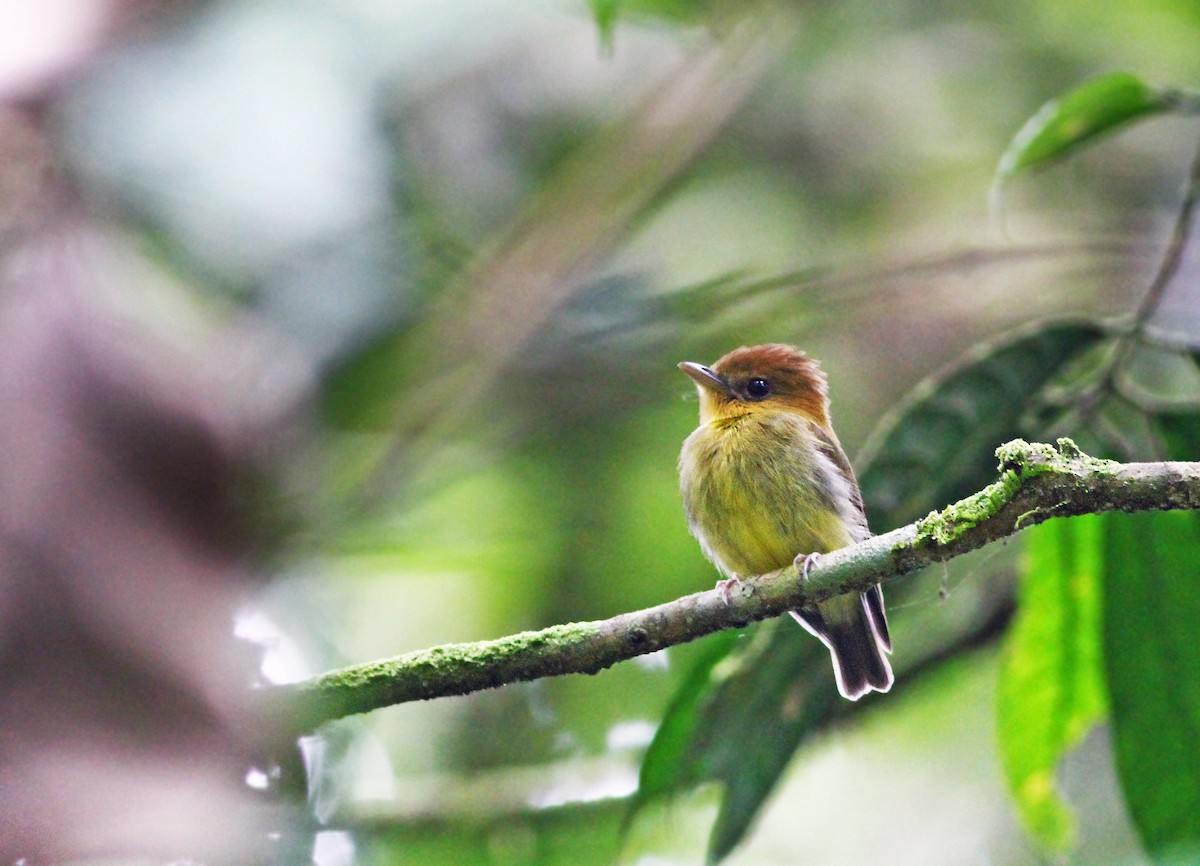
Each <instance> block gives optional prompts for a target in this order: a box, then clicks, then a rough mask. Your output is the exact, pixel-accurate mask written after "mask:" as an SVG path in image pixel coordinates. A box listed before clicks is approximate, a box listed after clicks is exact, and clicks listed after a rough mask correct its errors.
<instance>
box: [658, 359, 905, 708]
mask: <svg viewBox="0 0 1200 866" xmlns="http://www.w3.org/2000/svg"><path fill="white" fill-rule="evenodd" d="M679 368H680V369H681V370H683V372H685V373H687V375H688V376H690V377H691V378H692V379H693V380H694V381H695V382H696V385H697V389H698V390H699V392H700V426H699V427H697V428H696V430H695V431H694V432H693V433H692V435H690V436H688V438H687V440H686V441H685V442H684V443H683V452H682V453H681V454H680V455H679V477H680V484H681V487H682V489H683V502H684V509H685V510H686V511H687V519H688V526H689V527H690V528H691V531H692V534H693V535H695V536H696V539H697V540H698V541H699V542H700V547H701V548H702V549H703V550H704V553H705V555H706V556H707V557H708V558H709V559H711V560H712V561H713V563H714V564H715V565H716V566H717V568H719V569H720V570H721V571H722V572H724V573H725V574H726V575H728V576H729V577H730V578H731V579H733V580H738V579H740V578H742V577H750V576H752V575H758V574H764V573H766V572H768V571H774V570H776V569H778V568H783V567H784V566H787V565H790V564H791V563H792V562H796V563H797V564H798V565H803V566H807V563H808V561H809V560H808V559H807V557H809V556H810V555H811V554H820V553H828V552H829V551H831V550H837V549H838V548H839V547H845V546H847V545H849V544H853V543H855V542H858V541H862V540H863V539H865V538H868V537H870V535H871V531H870V530H869V529H868V528H867V518H866V514H865V513H864V511H863V504H862V494H861V493H860V492H859V489H858V481H857V480H856V479H855V477H854V470H853V469H851V467H850V461H849V460H847V459H846V453H845V452H844V451H843V450H842V446H841V444H840V443H839V442H838V438H837V435H836V434H835V433H834V432H833V427H832V426H831V425H830V422H829V398H828V396H827V388H826V384H825V375H824V373H822V372H821V368H820V367H819V366H818V364H817V362H816V361H814V360H813V359H811V358H809V357H808V356H807V355H805V354H804V352H801V351H800V350H799V349H796V348H794V347H792V346H785V345H783V344H780V343H772V344H769V345H765V346H750V347H746V346H743V347H742V348H740V349H734V350H733V351H732V352H730V353H729V354H727V355H725V356H724V357H723V358H721V360H719V361H717V362H716V363H715V364H713V365H712V367H705V366H703V365H702V364H696V363H693V362H691V361H685V362H683V363H682V364H680V365H679ZM804 570H805V572H807V569H806V567H805V568H804ZM726 586H728V584H726ZM792 616H794V617H795V618H796V620H797V621H798V622H799V623H800V624H801V625H802V626H804V627H805V628H806V629H808V630H809V631H810V632H812V633H813V634H814V635H816V636H817V637H818V638H820V639H821V641H822V642H823V643H824V644H825V645H826V646H827V647H829V652H830V654H831V655H832V656H833V671H834V674H835V675H836V677H837V687H838V691H839V692H841V693H842V695H843V697H846V698H849V699H850V700H852V701H856V700H858V699H859V698H860V697H862V696H863V695H864V694H866V693H867V692H869V691H872V690H874V691H879V692H886V691H887V690H888V689H890V688H891V687H892V679H893V677H892V668H891V665H890V664H888V659H887V656H886V655H885V653H890V652H891V651H892V643H891V638H890V637H889V635H888V625H887V616H886V614H885V613H884V608H883V590H882V589H881V588H880V587H879V585H878V584H876V585H875V586H873V587H871V588H870V589H869V590H867V591H866V592H862V593H847V594H845V595H840V596H837V597H835V598H831V599H829V600H827V601H823V602H821V603H819V604H816V605H813V606H811V607H805V608H802V609H800V610H794V611H792Z"/></svg>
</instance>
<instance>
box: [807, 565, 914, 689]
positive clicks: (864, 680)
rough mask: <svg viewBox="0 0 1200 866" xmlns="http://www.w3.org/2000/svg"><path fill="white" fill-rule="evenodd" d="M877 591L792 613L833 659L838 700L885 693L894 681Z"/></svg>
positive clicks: (881, 595)
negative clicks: (871, 693)
mask: <svg viewBox="0 0 1200 866" xmlns="http://www.w3.org/2000/svg"><path fill="white" fill-rule="evenodd" d="M878 589H879V588H878V587H874V588H873V590H868V592H864V593H859V594H853V593H851V594H848V595H842V596H838V597H837V598H832V599H830V600H829V601H826V602H822V603H821V604H819V605H816V606H815V607H808V608H804V609H802V610H794V611H792V616H793V617H795V618H796V621H797V622H799V623H800V624H801V625H802V626H804V627H805V628H806V629H808V631H810V632H812V633H813V634H814V635H816V636H817V637H818V638H820V639H821V642H822V643H824V644H825V646H827V647H829V653H830V655H831V656H832V657H833V673H834V676H835V677H836V678H837V686H838V691H839V692H841V694H842V697H844V698H847V699H849V700H852V701H857V700H858V699H859V698H861V697H862V696H863V695H865V694H866V693H867V692H870V691H877V692H886V691H887V690H888V689H890V688H891V687H892V681H893V679H894V677H893V675H892V666H891V665H890V664H889V663H888V660H887V656H886V655H885V654H884V653H885V652H890V651H891V640H890V638H889V635H888V632H887V619H886V618H885V616H884V612H883V594H882V592H880V593H879V594H878V595H877V596H875V597H871V596H872V593H873V592H874V591H875V590H878Z"/></svg>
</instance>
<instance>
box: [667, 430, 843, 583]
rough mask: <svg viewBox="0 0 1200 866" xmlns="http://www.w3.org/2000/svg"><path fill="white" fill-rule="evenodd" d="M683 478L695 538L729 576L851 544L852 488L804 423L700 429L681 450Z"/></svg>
mask: <svg viewBox="0 0 1200 866" xmlns="http://www.w3.org/2000/svg"><path fill="white" fill-rule="evenodd" d="M679 473H680V480H681V486H682V489H683V500H684V508H685V510H686V511H687V516H688V524H689V526H690V528H691V530H692V533H693V534H694V535H695V536H696V538H697V539H698V540H699V542H700V546H701V547H702V548H703V550H704V552H705V553H706V554H707V556H708V557H709V559H711V560H712V561H713V562H714V563H715V564H716V565H717V567H718V568H720V569H721V570H722V571H724V572H725V573H727V574H736V575H739V576H749V575H755V574H762V573H764V572H768V571H773V570H775V569H777V568H783V567H784V566H786V565H790V564H791V562H792V560H793V559H794V558H795V557H796V555H797V554H801V553H814V552H816V553H826V552H828V551H830V550H836V549H837V548H839V547H844V546H846V545H847V544H850V543H851V542H852V540H853V539H852V537H851V530H850V528H849V526H848V524H847V521H846V519H845V514H844V508H845V505H846V503H847V502H848V501H849V486H848V482H847V481H846V480H845V478H844V476H843V474H842V473H841V472H840V471H839V470H838V469H837V467H836V466H835V465H834V464H833V463H832V461H831V460H830V459H829V458H828V457H827V456H826V455H825V454H824V453H823V452H822V451H821V449H820V448H819V447H818V440H817V438H816V435H815V431H814V430H813V428H812V425H811V422H809V421H807V420H805V419H804V418H803V417H801V416H798V415H795V414H792V413H786V412H778V413H755V414H750V415H746V416H743V417H740V418H734V419H717V420H714V421H709V422H708V423H705V424H702V425H701V426H700V427H699V428H697V429H696V431H695V432H693V433H692V435H691V436H689V437H688V438H687V440H686V441H685V442H684V444H683V452H682V453H681V454H680V456H679Z"/></svg>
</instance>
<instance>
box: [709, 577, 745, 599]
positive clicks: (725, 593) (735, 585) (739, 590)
mask: <svg viewBox="0 0 1200 866" xmlns="http://www.w3.org/2000/svg"><path fill="white" fill-rule="evenodd" d="M713 588H714V589H715V590H716V591H717V593H718V594H719V595H720V596H721V601H723V602H725V604H726V605H729V604H731V602H730V600H729V597H730V595H731V594H736V595H737V596H738V598H745V597H746V596H749V595H753V594H754V587H752V586H751V585H750V584H748V583H746V581H744V580H742V579H741V578H740V577H738V576H737V575H736V574H735V575H734V576H733V577H727V578H725V579H724V580H718V581H717V585H716V586H715V587H713Z"/></svg>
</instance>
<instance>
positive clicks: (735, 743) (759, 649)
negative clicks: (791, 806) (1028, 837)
mask: <svg viewBox="0 0 1200 866" xmlns="http://www.w3.org/2000/svg"><path fill="white" fill-rule="evenodd" d="M1104 336H1105V331H1104V329H1103V328H1102V327H1101V326H1099V325H1098V324H1096V323H1092V322H1081V321H1076V322H1061V321H1059V322H1051V323H1042V324H1039V325H1038V326H1036V327H1033V328H1027V329H1024V330H1022V331H1021V332H1020V333H1018V334H1016V335H1014V336H1012V337H1010V338H1008V339H1006V340H1004V341H1001V342H998V343H995V344H992V345H990V346H987V347H983V348H982V349H981V350H979V351H975V352H972V353H971V354H970V355H969V356H968V357H966V358H965V359H964V360H963V361H962V362H961V363H960V364H958V365H956V366H955V367H954V368H953V369H951V370H949V371H948V372H946V373H945V374H943V375H940V376H937V377H935V378H934V379H932V380H930V381H929V382H928V383H926V384H924V385H922V386H921V387H920V388H918V389H917V391H916V392H915V394H914V395H913V396H912V397H911V398H909V399H908V400H906V401H904V402H903V403H902V404H901V407H900V409H899V410H897V411H896V412H895V413H893V414H892V415H891V416H890V417H889V419H887V421H886V422H885V424H884V425H883V432H882V433H881V434H880V435H879V436H878V437H876V440H875V444H874V445H873V446H872V448H871V450H870V451H869V458H868V461H869V462H868V463H867V467H866V469H865V472H864V474H863V475H862V476H861V481H862V486H863V491H864V495H865V496H866V500H867V512H868V514H869V515H870V517H871V521H872V524H873V526H874V527H875V528H876V529H878V530H882V529H884V528H891V527H892V526H896V525H899V524H902V523H904V522H905V521H907V520H911V519H913V518H915V517H918V516H921V515H923V514H925V513H926V512H928V511H929V510H930V509H931V508H934V507H937V506H940V505H944V504H945V503H946V502H948V501H951V500H953V499H955V498H958V497H959V496H961V495H965V494H966V493H969V492H972V491H974V490H976V489H978V488H980V487H982V486H984V485H985V484H986V483H988V482H990V481H992V480H993V479H994V476H995V471H996V468H995V457H994V454H993V452H994V450H995V447H996V445H997V444H999V443H1001V442H1003V441H1005V440H1006V439H1009V438H1012V437H1013V436H1016V435H1020V434H1022V433H1026V432H1029V431H1026V430H1024V429H1022V427H1021V425H1020V418H1021V416H1022V415H1023V414H1024V413H1025V410H1026V409H1028V408H1029V407H1030V405H1031V404H1032V402H1033V401H1034V400H1036V398H1037V395H1038V393H1039V391H1040V390H1041V388H1042V387H1043V386H1044V385H1045V384H1046V383H1047V381H1048V380H1049V379H1050V378H1052V377H1053V375H1054V373H1055V372H1056V371H1058V370H1060V369H1061V368H1062V365H1063V364H1065V363H1067V362H1068V361H1070V360H1071V359H1073V358H1076V357H1078V356H1079V355H1080V353H1082V352H1084V351H1085V350H1087V349H1089V348H1091V347H1093V346H1095V345H1096V344H1097V343H1098V342H1099V341H1100V340H1101V339H1103V338H1104ZM1034 432H1036V431H1034ZM900 589H901V591H900V592H898V593H894V595H895V597H896V598H897V599H900V600H902V599H903V588H900ZM750 635H751V637H750V639H748V640H742V641H739V642H738V643H737V644H736V645H734V646H733V648H732V649H731V651H730V654H729V655H728V657H724V658H714V657H707V658H706V659H705V660H704V661H703V664H704V666H705V669H704V670H703V671H698V672H697V674H696V675H695V676H693V677H691V678H689V680H688V685H687V686H685V688H689V689H695V688H696V686H697V684H701V685H703V686H704V691H702V692H700V693H695V692H693V693H691V694H688V695H685V696H681V697H680V698H679V699H677V701H676V702H675V704H674V705H673V707H672V710H671V711H669V712H668V713H667V716H666V718H665V719H664V721H663V724H662V726H661V727H660V729H659V733H658V735H657V737H656V740H655V743H653V744H652V745H651V749H650V752H649V755H650V759H651V761H652V763H653V767H652V770H648V771H645V772H644V775H643V779H644V781H647V782H649V783H652V790H650V791H649V792H648V793H647V794H646V795H644V796H642V797H639V800H638V803H639V805H641V804H643V803H644V802H645V800H646V799H647V798H648V797H650V796H658V795H661V794H665V793H667V792H668V791H670V790H671V789H673V788H674V789H679V788H683V787H688V786H692V785H698V784H701V783H704V782H717V783H719V784H720V785H721V786H722V789H723V797H722V800H721V804H720V810H719V813H718V816H717V821H716V825H715V826H714V829H713V835H712V837H711V839H710V842H709V846H710V847H709V855H710V858H711V859H713V860H714V861H716V860H720V859H721V858H722V857H724V856H725V855H726V854H727V853H728V852H729V851H731V850H732V849H733V848H734V847H735V846H736V845H737V844H738V843H739V842H740V840H741V839H742V837H743V836H744V835H745V832H746V830H747V828H748V827H749V826H750V824H751V822H752V821H753V820H754V818H755V816H756V815H757V814H758V810H759V809H760V808H761V806H762V804H763V802H764V800H765V799H766V798H767V796H768V795H769V794H770V793H771V791H772V790H773V788H774V786H775V784H776V783H777V782H778V780H779V777H780V775H781V774H782V773H783V771H784V769H785V768H786V767H787V765H788V762H789V761H790V760H791V756H792V754H793V753H794V752H795V750H796V749H797V748H798V747H799V746H800V745H801V744H802V743H804V742H805V741H806V740H807V739H808V737H810V736H811V735H812V734H814V733H815V732H817V731H819V730H821V729H822V728H823V727H825V726H826V725H827V724H828V723H829V722H830V721H831V720H832V719H834V718H836V717H837V716H839V715H842V714H844V713H847V712H850V711H852V710H853V709H854V708H856V707H857V706H858V705H857V704H851V703H849V702H847V701H843V700H841V699H840V698H838V697H837V693H836V690H835V688H834V682H833V674H832V670H831V668H830V665H829V654H828V652H827V651H826V650H825V648H824V647H823V646H822V645H821V644H820V643H818V642H817V641H815V640H812V639H811V638H810V637H809V636H808V635H806V634H804V633H803V632H802V631H800V630H799V629H797V628H796V627H795V626H794V625H793V624H792V623H791V622H790V621H789V620H787V619H784V620H777V621H775V622H771V623H765V624H762V625H760V626H757V627H755V628H753V629H751V631H750ZM898 652H899V653H900V655H899V656H898V657H897V660H896V662H897V664H896V667H897V670H898V671H900V672H901V676H902V675H903V673H902V672H903V670H904V668H905V667H906V666H908V665H910V664H912V661H911V659H905V658H904V657H903V653H904V649H903V647H899V648H898ZM936 652H937V651H936V648H935V649H934V650H933V654H934V655H936ZM918 661H920V660H918ZM866 703H870V700H868V701H867V702H866Z"/></svg>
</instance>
